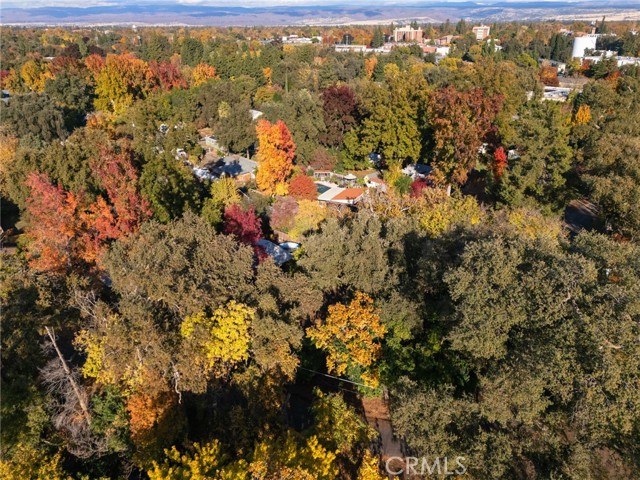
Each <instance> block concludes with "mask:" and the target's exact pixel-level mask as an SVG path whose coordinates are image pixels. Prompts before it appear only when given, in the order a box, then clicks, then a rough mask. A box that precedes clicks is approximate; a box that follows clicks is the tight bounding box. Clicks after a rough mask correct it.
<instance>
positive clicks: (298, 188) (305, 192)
mask: <svg viewBox="0 0 640 480" xmlns="http://www.w3.org/2000/svg"><path fill="white" fill-rule="evenodd" d="M289 195H292V196H293V197H295V198H297V199H298V200H315V199H316V198H317V196H318V189H317V188H316V184H315V182H314V181H313V179H312V178H311V177H309V176H307V175H298V176H297V177H294V178H293V179H292V180H291V182H290V183H289Z"/></svg>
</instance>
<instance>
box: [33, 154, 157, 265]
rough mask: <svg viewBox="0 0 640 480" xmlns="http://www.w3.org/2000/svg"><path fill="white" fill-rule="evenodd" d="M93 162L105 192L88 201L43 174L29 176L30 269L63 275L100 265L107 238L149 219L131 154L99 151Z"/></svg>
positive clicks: (107, 241)
mask: <svg viewBox="0 0 640 480" xmlns="http://www.w3.org/2000/svg"><path fill="white" fill-rule="evenodd" d="M92 165H93V173H94V175H95V177H96V178H97V179H98V183H99V184H100V185H101V187H102V188H103V189H104V191H105V192H106V196H103V195H99V196H98V197H97V198H96V200H95V201H94V202H92V203H90V202H89V199H88V197H87V196H85V195H84V194H82V193H78V194H74V193H71V192H67V191H65V190H64V189H63V188H62V187H61V186H56V185H54V184H53V183H52V182H51V180H50V179H49V177H48V176H47V175H45V174H41V173H37V172H34V173H32V174H30V175H29V177H28V179H27V182H26V183H27V186H28V187H29V188H30V192H31V193H30V196H29V198H28V199H27V214H28V218H29V227H28V228H27V238H28V239H29V244H28V248H27V256H28V257H29V259H30V262H31V266H32V267H33V268H34V269H36V270H39V271H49V272H52V273H63V272H65V271H68V270H70V269H73V268H76V267H80V266H81V265H83V264H89V265H93V264H94V263H99V261H100V257H101V256H102V254H103V253H105V252H106V250H107V248H108V246H109V243H110V242H111V241H113V240H117V239H119V238H123V237H125V236H128V235H130V234H132V233H133V232H135V231H137V229H138V227H139V226H140V224H141V223H142V222H143V221H144V220H146V219H147V218H149V217H150V215H151V210H150V208H149V205H148V203H147V202H146V201H145V200H144V199H143V198H142V197H141V196H140V195H139V193H138V191H137V183H138V182H137V180H138V176H137V172H136V170H135V168H134V167H133V164H132V163H131V158H130V154H128V153H126V152H121V153H115V152H111V151H107V150H103V151H102V156H101V158H100V159H99V160H94V161H93V162H92Z"/></svg>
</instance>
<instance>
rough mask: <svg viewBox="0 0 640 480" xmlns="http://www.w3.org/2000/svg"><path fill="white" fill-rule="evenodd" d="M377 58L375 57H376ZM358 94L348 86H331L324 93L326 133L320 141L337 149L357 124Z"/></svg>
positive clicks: (323, 105) (323, 107) (323, 106)
mask: <svg viewBox="0 0 640 480" xmlns="http://www.w3.org/2000/svg"><path fill="white" fill-rule="evenodd" d="M374 58H375V57H374ZM356 105H357V102H356V94H355V92H354V91H353V90H352V89H351V87H349V86H348V85H331V86H330V87H328V88H326V89H325V90H323V91H322V109H323V113H324V123H325V125H326V126H327V130H326V132H324V133H322V134H321V135H320V141H321V142H322V143H323V144H325V145H327V146H331V147H337V146H338V145H340V143H341V142H342V137H344V134H345V132H346V131H347V130H349V129H350V128H351V127H352V126H353V125H354V124H355V123H356Z"/></svg>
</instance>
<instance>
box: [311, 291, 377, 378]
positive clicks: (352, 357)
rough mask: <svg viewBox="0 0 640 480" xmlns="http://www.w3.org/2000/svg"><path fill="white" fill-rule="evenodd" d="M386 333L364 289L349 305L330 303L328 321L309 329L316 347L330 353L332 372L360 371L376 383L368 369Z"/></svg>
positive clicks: (375, 358)
mask: <svg viewBox="0 0 640 480" xmlns="http://www.w3.org/2000/svg"><path fill="white" fill-rule="evenodd" d="M385 333H386V328H385V326H384V325H383V324H382V323H381V321H380V315H379V313H378V310H377V309H376V308H375V307H374V305H373V300H372V299H371V297H369V296H368V295H367V294H365V293H362V292H356V295H355V298H354V299H353V300H352V301H351V302H350V303H349V304H348V305H344V304H342V303H337V304H335V305H332V306H330V307H329V315H328V316H327V318H326V320H325V321H324V322H323V323H320V324H318V325H314V326H312V327H310V328H308V329H307V336H308V337H309V338H310V339H311V340H312V341H313V342H314V343H315V345H316V347H318V348H320V349H321V350H324V351H325V352H326V353H327V369H328V370H329V372H330V373H334V374H336V375H342V374H344V373H352V372H360V374H361V379H362V380H364V381H366V382H367V383H369V384H372V383H374V382H373V380H374V376H375V375H372V374H371V373H370V372H369V369H370V367H372V366H373V364H374V363H375V362H376V361H377V360H378V358H379V357H380V354H381V352H382V347H381V346H380V340H381V339H382V338H383V337H384V334H385Z"/></svg>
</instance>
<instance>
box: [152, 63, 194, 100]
mask: <svg viewBox="0 0 640 480" xmlns="http://www.w3.org/2000/svg"><path fill="white" fill-rule="evenodd" d="M149 72H150V75H151V78H152V80H151V81H152V84H154V85H153V86H152V89H153V90H158V89H159V90H162V91H164V92H168V91H169V90H171V89H174V88H187V86H188V85H187V81H186V80H185V79H184V77H183V76H182V73H180V69H178V67H177V66H176V65H175V64H173V63H171V62H156V61H155V60H152V61H151V62H149Z"/></svg>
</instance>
